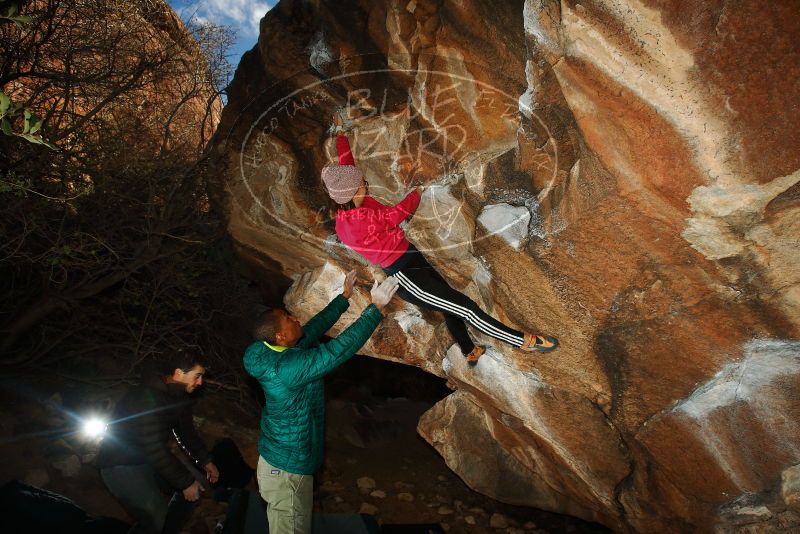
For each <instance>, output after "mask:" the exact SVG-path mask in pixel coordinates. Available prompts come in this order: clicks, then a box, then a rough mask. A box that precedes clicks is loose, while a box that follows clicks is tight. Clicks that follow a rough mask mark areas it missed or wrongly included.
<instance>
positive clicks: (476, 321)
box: [396, 271, 524, 346]
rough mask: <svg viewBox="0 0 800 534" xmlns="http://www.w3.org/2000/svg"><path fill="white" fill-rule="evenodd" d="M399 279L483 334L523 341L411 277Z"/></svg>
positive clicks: (501, 338)
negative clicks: (419, 283)
mask: <svg viewBox="0 0 800 534" xmlns="http://www.w3.org/2000/svg"><path fill="white" fill-rule="evenodd" d="M400 274H401V272H399V271H398V272H397V273H396V275H400ZM400 280H401V281H402V282H404V283H403V284H402V285H404V286H406V289H408V290H409V291H410V292H411V293H412V294H413V295H414V296H416V297H417V298H419V299H421V300H423V301H425V302H427V303H428V304H432V305H435V306H438V307H440V308H444V309H446V310H449V311H451V312H452V313H454V314H456V315H457V316H458V317H460V318H461V319H463V320H465V321H468V322H469V323H470V324H472V325H473V326H474V327H475V328H477V329H479V330H480V331H481V332H483V333H484V334H487V335H489V336H492V337H494V338H496V339H499V340H500V341H505V342H506V343H509V344H511V345H514V346H520V345H522V342H523V341H524V340H523V338H518V337H515V336H514V335H513V334H510V333H508V332H505V331H503V330H501V329H499V328H497V327H496V326H494V325H492V324H489V323H487V322H486V321H485V320H484V319H482V318H481V317H479V316H478V315H476V314H475V312H473V311H472V310H470V309H469V308H465V307H464V306H459V305H458V304H456V303H454V302H451V301H449V300H445V299H443V298H440V297H437V296H436V295H434V294H432V293H428V292H426V291H424V290H423V289H421V288H420V287H419V286H417V285H415V284H414V283H413V282H412V281H411V279H410V278H408V276H407V275H402V278H400ZM470 319H472V320H470Z"/></svg>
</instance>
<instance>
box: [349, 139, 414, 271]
mask: <svg viewBox="0 0 800 534" xmlns="http://www.w3.org/2000/svg"><path fill="white" fill-rule="evenodd" d="M336 151H337V152H338V153H339V165H355V161H354V160H353V153H352V152H351V151H350V143H349V142H348V141H347V137H346V136H344V135H337V136H336ZM419 200H420V195H419V192H417V191H416V190H415V191H412V192H411V193H409V194H408V195H406V197H405V198H404V199H403V200H401V201H400V202H398V203H397V204H395V205H394V206H386V205H384V204H381V203H380V202H378V201H377V200H375V199H374V198H372V197H371V196H369V195H367V196H365V197H364V202H362V203H361V205H360V206H359V207H357V208H355V209H351V210H339V211H337V212H336V235H338V236H339V239H340V240H341V241H342V243H344V244H345V245H347V246H348V247H350V248H352V249H353V250H355V251H356V252H358V253H359V254H361V255H362V256H364V257H365V258H366V259H367V260H369V261H370V262H371V263H375V264H378V265H380V266H381V267H384V268H386V267H389V266H390V265H392V264H393V263H394V262H395V261H396V260H397V259H398V258H399V257H400V256H402V255H403V253H404V252H405V251H406V250H407V249H408V245H409V243H408V239H406V234H405V232H404V231H403V229H402V228H400V227H399V226H398V225H399V224H400V223H401V222H403V220H405V219H406V218H407V217H408V216H410V215H412V214H413V213H414V211H416V209H417V206H419Z"/></svg>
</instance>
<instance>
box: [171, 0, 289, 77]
mask: <svg viewBox="0 0 800 534" xmlns="http://www.w3.org/2000/svg"><path fill="white" fill-rule="evenodd" d="M168 2H169V5H170V6H172V9H174V10H175V12H176V13H178V15H180V17H181V18H182V19H184V20H186V19H188V18H190V17H192V16H195V17H197V18H198V19H199V20H201V21H203V20H207V21H210V22H214V23H216V24H224V25H226V26H230V27H231V28H233V29H234V31H235V32H236V37H237V39H236V44H235V45H234V46H233V47H232V48H231V50H230V51H229V53H230V62H231V64H233V65H234V67H235V66H236V65H238V64H239V58H241V57H242V54H244V53H245V52H246V51H248V50H250V49H251V48H253V46H255V44H256V41H258V22H259V21H260V20H261V18H262V17H263V16H264V14H265V13H266V12H267V11H269V10H270V8H272V6H274V5H275V4H276V3H277V2H278V0H168Z"/></svg>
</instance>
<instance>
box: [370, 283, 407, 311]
mask: <svg viewBox="0 0 800 534" xmlns="http://www.w3.org/2000/svg"><path fill="white" fill-rule="evenodd" d="M399 285H400V282H399V281H398V280H397V278H395V277H394V276H389V277H387V278H386V280H384V281H383V282H381V283H380V284H378V281H377V280H375V282H374V283H373V284H372V289H371V290H370V292H369V294H370V297H371V298H372V303H373V304H374V305H375V307H376V308H378V309H379V310H382V309H383V307H384V306H386V305H387V304H388V303H389V301H390V300H392V297H393V296H394V294H395V293H396V292H397V288H398V287H399Z"/></svg>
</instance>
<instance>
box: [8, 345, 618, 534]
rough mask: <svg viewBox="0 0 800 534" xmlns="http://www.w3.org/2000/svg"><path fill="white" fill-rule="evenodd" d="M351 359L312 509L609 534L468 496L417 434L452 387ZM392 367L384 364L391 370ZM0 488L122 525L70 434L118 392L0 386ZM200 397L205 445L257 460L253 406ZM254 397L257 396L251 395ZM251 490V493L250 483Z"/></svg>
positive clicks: (338, 378) (398, 520)
mask: <svg viewBox="0 0 800 534" xmlns="http://www.w3.org/2000/svg"><path fill="white" fill-rule="evenodd" d="M367 360H368V359H367V358H355V359H354V360H353V361H352V362H348V363H347V364H345V365H344V366H343V367H342V368H341V369H339V370H337V371H336V373H334V374H333V375H332V376H330V377H329V378H328V381H327V393H328V400H327V403H326V410H327V419H326V432H327V434H326V455H325V463H324V465H323V467H322V469H321V470H320V472H319V473H318V476H317V477H316V480H315V509H316V511H317V512H324V513H359V512H363V513H369V514H372V515H374V516H375V517H376V518H377V520H378V521H379V522H380V523H382V524H420V523H435V524H441V525H442V528H443V529H444V530H445V531H448V532H454V533H468V534H477V533H485V532H508V533H511V534H514V533H528V532H532V533H542V532H552V533H562V532H585V533H599V532H608V531H607V529H605V528H604V527H602V526H600V525H597V524H592V523H586V522H584V521H581V520H579V519H576V518H573V517H569V516H563V515H559V514H553V513H549V512H545V511H541V510H536V509H532V508H526V507H519V506H511V505H507V504H503V503H500V502H497V501H494V500H492V499H490V498H488V497H486V496H484V495H481V494H479V493H476V492H474V491H472V490H471V489H470V488H469V487H467V486H466V484H464V482H463V481H462V480H461V479H460V478H458V476H456V475H455V474H454V473H453V472H452V471H450V470H449V469H448V468H447V466H446V465H445V463H444V460H443V459H442V458H441V456H439V455H438V453H436V451H435V450H434V449H433V448H432V447H430V446H429V445H428V444H427V443H426V442H425V441H424V440H423V439H422V438H420V437H419V435H418V434H417V433H416V424H417V420H418V419H419V416H420V415H421V414H422V413H423V412H425V411H426V410H427V409H429V408H430V407H431V405H432V404H433V403H435V402H436V401H437V400H439V399H441V398H443V397H444V396H445V395H446V394H447V393H448V390H447V389H446V388H445V387H444V383H443V381H441V380H439V379H437V378H435V377H431V376H430V375H427V374H425V373H423V372H421V371H418V370H416V369H412V368H405V367H403V366H397V365H393V364H386V363H380V364H378V366H377V367H376V365H375V364H374V362H373V361H367ZM386 366H390V367H386ZM2 386H3V387H2V389H0V402H1V403H2V404H0V411H1V412H2V417H0V455H2V458H3V461H2V463H1V464H0V484H2V483H5V482H6V481H7V480H11V479H18V480H23V481H26V482H27V483H29V484H32V485H36V486H40V487H44V488H46V489H48V490H50V491H54V492H56V493H60V494H62V495H65V496H67V497H68V498H70V499H72V500H73V501H74V502H75V503H76V504H78V505H79V506H81V507H82V508H84V509H85V510H86V511H87V512H88V513H89V514H91V515H95V516H97V515H106V516H112V517H117V518H120V519H128V518H127V517H126V514H125V512H124V511H123V510H122V509H121V508H120V506H119V505H118V504H117V502H116V501H115V500H114V498H113V497H112V496H111V495H109V494H108V492H107V491H106V489H105V487H104V486H103V484H102V481H101V480H100V477H99V474H98V473H97V470H96V469H95V468H94V466H93V465H92V459H93V453H94V451H95V450H96V444H95V443H92V442H87V441H86V440H85V439H83V438H82V437H81V436H80V434H76V433H74V432H71V430H73V429H74V428H75V426H76V422H75V421H76V419H75V417H77V416H79V415H84V414H88V413H91V412H93V411H94V412H102V411H104V410H108V409H110V405H111V404H113V402H115V401H116V399H117V398H118V397H119V395H120V393H121V392H122V391H123V389H124V387H123V386H118V387H115V388H112V389H103V388H97V387H94V386H88V385H84V384H80V383H76V382H54V381H52V380H49V381H41V382H38V383H27V382H24V381H11V382H9V381H3V383H2ZM206 389H207V391H206V392H205V394H204V395H203V396H202V397H201V399H200V400H199V401H198V403H197V406H196V408H195V411H194V413H195V416H196V423H197V425H198V428H199V429H200V434H201V436H202V437H203V438H204V440H206V442H207V444H208V445H209V446H211V445H213V443H214V442H215V441H216V440H217V439H220V438H223V437H231V438H232V439H233V440H234V441H235V442H236V443H237V445H238V446H239V448H240V450H241V451H242V454H243V456H244V458H245V459H246V460H247V461H248V463H252V464H253V465H254V464H255V461H256V460H257V452H256V449H255V439H256V437H257V435H258V411H259V408H258V404H257V401H256V400H250V401H247V402H236V401H235V400H234V398H233V397H232V396H231V395H230V393H227V394H224V395H223V394H220V393H219V391H214V388H213V386H206ZM253 391H256V389H255V388H254V390H253ZM250 488H251V489H252V490H253V491H256V487H255V483H254V482H251V484H250ZM210 493H211V492H207V494H208V495H206V496H204V498H203V499H202V501H201V504H200V506H199V507H198V510H196V511H195V513H194V515H193V517H192V520H191V522H190V524H189V525H188V526H187V528H186V532H188V533H191V534H203V533H207V532H212V531H213V529H214V526H215V525H216V524H217V523H218V522H219V521H220V520H222V519H224V517H225V512H226V506H227V505H226V504H224V503H218V502H215V501H214V500H213V499H211V498H210V497H209V495H210Z"/></svg>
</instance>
